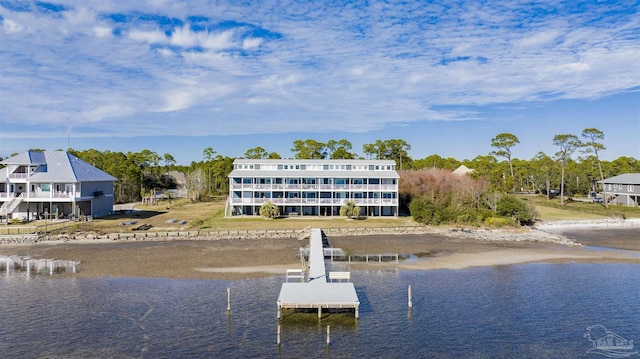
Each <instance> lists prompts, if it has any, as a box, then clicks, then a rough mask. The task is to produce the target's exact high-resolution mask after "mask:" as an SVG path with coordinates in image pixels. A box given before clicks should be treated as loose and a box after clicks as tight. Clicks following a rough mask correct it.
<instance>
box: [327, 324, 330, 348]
mask: <svg viewBox="0 0 640 359" xmlns="http://www.w3.org/2000/svg"><path fill="white" fill-rule="evenodd" d="M329 344H331V326H330V325H327V345H329Z"/></svg>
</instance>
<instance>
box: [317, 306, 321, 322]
mask: <svg viewBox="0 0 640 359" xmlns="http://www.w3.org/2000/svg"><path fill="white" fill-rule="evenodd" d="M320 319H322V307H318V320H320Z"/></svg>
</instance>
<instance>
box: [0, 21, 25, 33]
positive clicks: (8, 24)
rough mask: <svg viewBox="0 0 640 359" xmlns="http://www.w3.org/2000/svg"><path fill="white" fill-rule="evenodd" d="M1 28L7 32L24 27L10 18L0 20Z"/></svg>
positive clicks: (20, 29) (17, 30)
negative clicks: (0, 22) (0, 21)
mask: <svg viewBox="0 0 640 359" xmlns="http://www.w3.org/2000/svg"><path fill="white" fill-rule="evenodd" d="M2 29H3V30H4V31H5V32H8V33H14V32H20V31H22V30H23V29H24V27H23V26H22V25H20V24H18V23H17V22H15V21H13V20H11V19H4V20H3V21H2Z"/></svg>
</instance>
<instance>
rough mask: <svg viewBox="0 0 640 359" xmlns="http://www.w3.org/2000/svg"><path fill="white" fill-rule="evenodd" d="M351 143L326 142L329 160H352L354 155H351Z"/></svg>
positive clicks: (344, 140)
mask: <svg viewBox="0 0 640 359" xmlns="http://www.w3.org/2000/svg"><path fill="white" fill-rule="evenodd" d="M351 147H352V146H351V142H349V141H347V140H346V139H342V140H338V141H336V140H329V141H327V146H326V148H327V151H328V154H329V158H331V159H346V160H350V159H354V158H355V155H354V154H353V153H351V152H350V151H351Z"/></svg>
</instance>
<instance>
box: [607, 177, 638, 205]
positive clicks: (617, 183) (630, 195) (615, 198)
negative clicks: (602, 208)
mask: <svg viewBox="0 0 640 359" xmlns="http://www.w3.org/2000/svg"><path fill="white" fill-rule="evenodd" d="M601 182H602V192H603V193H604V198H605V199H606V201H608V203H610V204H623V205H626V206H638V205H640V173H625V174H621V175H619V176H615V177H611V178H606V179H605V180H603V181H601Z"/></svg>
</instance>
